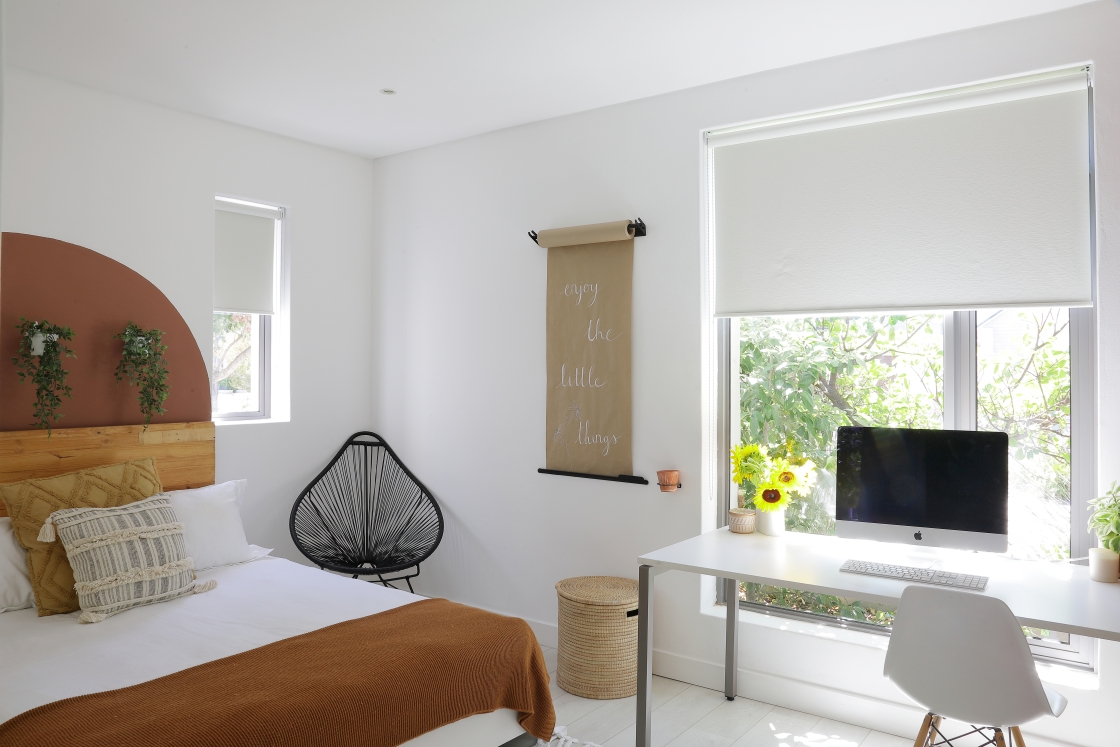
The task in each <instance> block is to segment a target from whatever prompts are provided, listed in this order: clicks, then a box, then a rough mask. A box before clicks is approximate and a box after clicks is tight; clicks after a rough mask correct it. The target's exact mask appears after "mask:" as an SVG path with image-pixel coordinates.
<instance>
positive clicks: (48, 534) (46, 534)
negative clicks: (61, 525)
mask: <svg viewBox="0 0 1120 747" xmlns="http://www.w3.org/2000/svg"><path fill="white" fill-rule="evenodd" d="M52 516H53V514H52ZM36 539H38V540H39V541H40V542H54V540H55V534H54V522H53V521H51V517H50V516H48V517H47V520H46V521H44V522H43V528H42V529H40V530H39V536H38V537H37V538H36Z"/></svg>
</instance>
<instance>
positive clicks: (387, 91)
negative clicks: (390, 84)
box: [381, 88, 396, 96]
mask: <svg viewBox="0 0 1120 747" xmlns="http://www.w3.org/2000/svg"><path fill="white" fill-rule="evenodd" d="M381 93H383V94H385V95H386V96H392V95H393V94H394V93H396V91H394V90H393V89H392V88H382V89H381Z"/></svg>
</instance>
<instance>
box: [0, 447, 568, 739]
mask: <svg viewBox="0 0 1120 747" xmlns="http://www.w3.org/2000/svg"><path fill="white" fill-rule="evenodd" d="M74 430H75V431H77V430H85V429H74ZM101 430H102V431H104V430H105V429H101ZM166 430H171V431H175V429H166ZM178 430H179V433H180V435H179V436H176V435H175V434H174V432H172V433H171V434H165V435H162V436H161V435H158V433H159V432H158V431H156V432H155V433H152V434H149V435H148V436H147V437H146V438H148V439H149V440H150V441H151V442H153V443H152V444H151V445H154V446H156V447H158V448H159V449H160V450H162V452H163V460H164V462H171V463H172V466H171V467H170V468H169V469H168V474H175V473H176V470H179V471H180V472H181V473H182V475H183V476H184V477H185V478H186V479H183V478H173V479H174V480H177V481H178V482H182V483H184V484H191V483H192V481H193V482H194V484H198V481H197V480H196V479H195V478H192V477H190V475H191V474H197V470H196V469H195V468H194V467H192V468H190V469H186V470H182V465H181V464H180V465H178V466H175V456H174V453H173V452H174V449H172V453H171V454H170V455H169V454H168V448H169V446H170V445H173V444H176V443H178V444H183V445H192V446H190V447H189V448H184V453H189V454H190V455H191V456H190V458H191V459H192V460H197V459H198V458H199V456H198V455H199V449H198V448H197V445H198V442H199V440H201V439H199V438H198V437H197V436H196V435H188V436H184V435H182V434H183V433H185V432H189V429H182V428H180V429H178ZM60 433H65V432H64V431H55V436H54V438H58V435H59V434H60ZM211 433H212V431H211ZM5 436H8V434H0V480H2V479H4V478H5V477H7V479H11V477H8V476H7V475H5V474H4V473H5V471H7V472H8V473H9V474H11V473H12V472H13V471H14V470H13V469H12V468H11V465H12V460H11V453H10V448H9V453H7V454H5V453H4V449H5V445H6V444H5V442H4V438H5ZM133 438H136V436H135V435H133V436H130V437H128V438H127V439H126V440H127V441H128V443H129V445H130V448H131V445H132V444H133V443H135V442H134V441H132V439H133ZM177 438H178V439H179V440H176V439H177ZM52 440H53V439H52ZM11 442H12V439H11V438H9V439H8V442H7V446H9V447H10V444H11ZM86 443H87V446H88V442H86ZM101 443H104V438H102V441H101ZM210 443H211V448H212V441H211V442H210ZM21 448H23V447H21ZM51 448H52V449H53V451H54V456H55V458H58V459H59V460H60V462H61V463H66V461H67V460H66V457H65V454H66V450H67V445H66V439H65V438H63V439H61V440H59V441H57V442H55V443H54V444H53V445H52V447H51ZM59 454H62V455H63V456H62V457H59ZM112 456H113V455H106V454H102V455H90V454H84V455H83V457H82V458H83V459H85V460H87V461H93V462H98V461H100V462H102V463H103V462H104V461H107V460H108V459H110V458H112ZM129 456H132V453H130V454H129ZM26 458H27V457H26V454H24V455H22V456H21V457H20V459H22V460H26ZM36 458H39V457H36ZM205 461H206V460H205V458H203V462H205ZM5 463H7V465H8V468H7V470H6V469H5V468H4V464H5ZM201 469H202V471H203V473H205V470H206V469H211V470H212V462H211V463H210V466H209V467H208V466H207V465H206V464H203V466H202V467H201ZM54 471H55V472H58V471H60V469H59V468H58V467H56V468H55V469H54ZM26 472H27V470H26V469H25V470H24V473H26ZM160 473H161V476H162V475H163V474H164V470H163V466H162V463H161V464H160ZM210 474H211V475H212V471H211V473H210ZM204 477H205V475H204ZM211 481H212V478H211ZM203 482H205V479H203ZM174 484H175V483H174V482H173V485H172V486H167V487H173V486H174ZM262 552H263V551H262ZM198 578H199V580H200V581H205V580H210V579H213V580H215V581H217V587H216V588H215V589H213V590H212V591H209V592H207V593H205V594H196V595H191V596H186V597H182V598H179V599H174V600H172V601H169V602H164V603H160V604H152V605H148V606H144V607H138V608H135V609H132V610H128V611H127V612H124V613H122V614H119V615H117V616H114V617H111V618H109V619H107V620H105V621H103V622H100V623H98V624H95V625H83V624H80V623H79V622H78V619H77V615H76V614H69V615H53V616H48V617H38V616H37V612H36V610H35V609H23V610H18V611H14V612H6V613H4V614H0V724H2V723H3V722H7V721H8V720H9V719H13V718H15V717H17V716H19V715H20V714H26V713H27V712H29V711H32V709H36V708H39V707H40V706H46V705H47V704H57V701H60V700H61V699H65V698H75V697H77V696H85V695H89V694H92V693H104V692H105V691H111V690H117V689H119V688H129V687H131V686H134V685H139V684H140V683H150V682H151V681H152V680H155V679H156V678H165V679H166V678H167V676H169V675H172V676H176V673H179V674H182V673H183V672H184V670H190V668H193V667H198V666H199V665H209V666H213V664H211V663H213V662H223V661H233V659H228V658H227V657H234V658H235V659H236V657H237V656H238V655H245V654H246V652H253V651H256V650H259V649H260V647H268V646H269V645H270V644H275V643H276V642H279V641H289V640H291V639H293V637H296V636H303V634H309V633H312V631H320V632H321V631H323V629H326V628H328V627H329V626H337V625H338V624H341V623H346V622H347V621H362V620H370V621H373V620H377V619H379V618H376V617H375V618H370V617H369V616H377V615H379V614H380V613H390V614H398V613H392V612H391V611H393V610H398V611H400V610H402V609H403V608H406V607H409V606H410V605H415V604H417V603H420V604H421V605H424V604H432V603H433V602H431V601H424V598H423V597H420V596H417V595H414V594H410V593H408V592H404V591H399V590H397V589H393V588H386V587H383V586H380V585H375V584H370V583H367V582H364V581H358V580H352V579H350V578H345V577H342V576H337V575H334V574H331V573H327V572H324V571H320V570H318V569H314V568H310V567H307V566H303V565H300V564H297V563H293V562H290V561H288V560H283V559H280V558H274V557H270V556H264V557H260V558H259V559H257V560H253V561H251V562H247V563H241V564H238V565H231V566H225V567H219V568H214V569H211V570H208V571H202V572H199V574H198ZM413 609H419V608H413ZM479 614H486V613H479ZM534 646H535V641H534ZM538 650H539V647H538ZM191 671H195V670H191ZM370 676H371V677H376V676H377V672H371V673H370ZM546 693H547V688H546ZM95 697H97V696H95ZM546 697H547V695H546ZM52 707H53V706H52ZM415 707H416V708H418V709H423V708H425V707H426V705H425V703H424V702H417V703H416V705H415ZM40 710H42V709H40ZM547 710H548V712H549V717H550V718H551V701H550V700H549V702H548V704H547ZM35 713H38V711H36V712H35ZM23 718H25V719H26V718H27V716H24V717H23ZM549 729H551V727H549ZM519 737H520V738H526V737H527V735H526V733H525V729H524V728H522V726H521V725H520V724H519V723H518V712H516V711H514V710H510V709H505V708H502V709H498V710H495V711H493V712H491V713H476V715H471V716H469V717H467V718H463V719H461V720H458V721H455V722H454V723H449V724H447V725H444V726H441V727H439V728H437V729H434V730H432V731H428V732H427V733H425V734H422V735H421V736H419V737H417V738H414V739H411V740H410V741H407V742H404V744H407V745H409V747H442V746H444V745H478V746H479V747H498V746H499V745H503V744H505V743H506V742H509V741H511V740H514V739H518V738H519ZM0 741H3V740H2V739H0ZM52 741H53V740H52ZM528 741H530V743H531V740H528ZM59 743H61V742H59Z"/></svg>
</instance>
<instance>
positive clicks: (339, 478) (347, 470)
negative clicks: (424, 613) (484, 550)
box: [288, 431, 443, 591]
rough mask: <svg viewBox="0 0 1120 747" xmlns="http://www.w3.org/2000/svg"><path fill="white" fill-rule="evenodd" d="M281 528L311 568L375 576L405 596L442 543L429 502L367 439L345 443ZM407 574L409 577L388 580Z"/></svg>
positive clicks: (376, 439) (380, 446) (380, 445)
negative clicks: (398, 585)
mask: <svg viewBox="0 0 1120 747" xmlns="http://www.w3.org/2000/svg"><path fill="white" fill-rule="evenodd" d="M288 526H289V529H290V530H291V532H292V540H293V541H294V542H295V543H296V547H298V548H299V551H300V552H302V553H303V554H304V555H305V556H307V558H308V559H309V560H311V562H313V563H315V564H316V565H317V566H319V568H321V569H325V570H332V571H338V572H340V573H349V574H352V575H353V577H354V578H358V577H359V576H377V578H378V580H379V581H381V583H382V584H384V585H385V586H388V585H389V582H390V581H404V582H405V583H407V584H408V590H409V591H412V581H411V579H414V578H416V577H417V576H419V575H420V562H421V561H423V560H426V559H427V558H428V556H429V555H431V554H432V553H433V552H434V551H435V549H436V547H438V546H439V542H440V540H441V539H443V513H442V512H441V511H440V510H439V504H438V503H436V499H435V498H433V497H432V494H431V492H430V491H429V490H428V489H427V488H426V487H424V484H423V483H421V482H420V481H419V480H417V479H416V476H415V475H413V474H412V473H411V472H409V470H408V467H405V466H404V465H403V464H402V463H401V460H400V459H399V458H397V455H396V454H395V453H394V452H393V450H392V449H391V448H389V444H387V443H385V439H383V438H381V436H379V435H377V434H376V433H371V432H370V431H359V432H358V433H355V434H354V435H353V436H351V437H350V438H349V440H347V441H346V443H345V444H344V445H343V447H342V448H341V449H340V450H339V452H338V453H337V454H336V455H335V457H334V459H332V460H331V462H330V464H328V465H327V466H326V468H325V469H324V470H323V471H322V472H320V473H319V475H318V477H316V478H315V479H314V480H312V481H311V484H310V485H308V486H307V487H306V488H304V489H303V492H302V493H300V494H299V497H298V498H296V502H295V505H294V506H292V515H291V518H290V519H289V522H288ZM411 568H415V569H416V572H415V573H411V574H408V573H406V574H404V575H397V576H393V575H392V574H395V573H400V572H401V571H407V570H409V569H411ZM387 577H388V578H387ZM369 580H370V581H372V580H373V579H369Z"/></svg>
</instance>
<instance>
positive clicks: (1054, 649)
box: [700, 74, 1098, 671]
mask: <svg viewBox="0 0 1120 747" xmlns="http://www.w3.org/2000/svg"><path fill="white" fill-rule="evenodd" d="M1088 94H1089V95H1088V99H1089V222H1090V226H1089V236H1090V261H1091V263H1092V290H1093V302H1094V305H1093V306H1092V307H1084V308H1071V309H1069V325H1070V326H1069V346H1070V400H1071V401H1070V423H1071V433H1070V557H1071V558H1075V559H1078V558H1085V557H1086V556H1087V555H1088V554H1089V548H1090V547H1094V546H1095V545H1096V541H1095V538H1094V536H1093V535H1092V533H1090V532H1089V530H1088V527H1087V523H1088V519H1089V507H1088V502H1089V500H1090V499H1091V498H1093V497H1094V496H1096V494H1097V422H1098V414H1097V402H1098V396H1097V384H1098V375H1097V331H1096V330H1097V312H1096V299H1097V247H1096V244H1097V219H1096V214H1097V210H1096V151H1095V132H1094V127H1095V119H1094V109H1093V76H1092V75H1091V74H1090V75H1089V87H1088ZM713 131H714V130H708V131H704V132H701V138H700V139H701V144H700V145H701V151H702V156H703V157H702V159H701V186H702V189H703V199H704V210H703V216H704V217H703V220H702V221H701V241H702V246H705V247H707V252H706V257H705V261H706V277H707V280H708V285H707V291H706V293H707V297H706V299H705V304H704V308H705V317H706V321H705V324H706V326H707V330H708V334H709V335H710V337H709V340H710V343H709V345H710V346H709V347H708V350H709V351H710V353H709V355H713V358H714V360H713V359H712V358H709V360H711V361H712V364H713V365H712V366H711V368H710V369H709V370H710V371H711V376H712V379H710V381H712V384H713V391H712V394H711V396H710V397H709V402H710V403H711V406H712V407H713V408H714V410H715V413H714V417H712V418H711V420H709V423H711V424H712V425H713V426H714V434H713V436H714V438H713V439H712V440H711V442H710V443H711V444H712V446H713V447H714V453H713V454H712V455H711V457H710V459H711V461H710V462H709V464H710V466H711V469H712V471H711V472H710V473H709V474H710V475H711V477H712V479H713V481H714V482H713V487H714V488H715V494H716V496H717V499H716V501H715V505H716V509H717V511H716V513H717V515H716V517H715V523H716V526H718V527H722V526H726V524H727V509H729V508H730V507H731V506H732V505H734V502H735V501H736V498H737V496H736V492H735V490H734V485H733V484H732V482H731V469H730V461H729V460H728V459H727V454H728V453H729V452H730V449H731V445H732V437H731V428H732V427H733V425H737V423H734V421H733V413H732V408H733V407H734V408H735V413H736V414H737V413H738V391H737V386H736V383H735V381H734V379H733V378H732V374H733V372H735V371H738V361H739V356H738V354H737V353H738V351H737V348H738V331H737V329H733V328H732V321H733V320H732V319H730V318H718V319H712V312H711V298H710V294H711V293H712V289H714V287H715V285H714V275H715V263H714V260H713V257H714V251H713V249H714V246H713V244H714V240H715V231H714V204H715V200H714V196H713V190H714V186H715V184H714V179H713V173H714V169H713V164H714V151H715V148H714V147H713V146H712V145H710V144H709V143H708V135H709V134H710V133H711V132H713ZM848 313H850V312H848ZM820 315H824V312H822V313H821V314H820ZM944 329H945V348H944V363H945V369H944V370H945V380H944V386H945V390H944V396H945V411H944V427H945V428H947V429H955V430H974V429H975V428H976V312H975V311H974V310H969V311H953V312H948V313H946V314H945V326H944ZM969 392H970V393H971V397H969V396H968V394H967V393H969ZM1075 562H1077V561H1075ZM1084 563H1085V561H1084V560H1081V561H1080V564H1084ZM715 586H716V602H717V603H718V604H726V603H727V599H726V598H725V596H724V591H723V584H716V585H715ZM739 606H740V609H744V610H748V611H752V612H757V613H762V614H768V615H775V616H780V617H789V618H795V619H811V620H812V621H813V622H814V623H817V624H823V625H834V626H836V627H842V628H849V629H854V630H863V631H867V632H870V633H874V634H878V635H888V636H889V635H890V631H889V630H884V629H882V628H879V627H878V626H874V625H870V624H861V623H859V622H858V621H849V620H840V619H838V618H832V617H829V616H826V615H819V614H815V613H807V612H800V611H796V610H787V609H782V608H777V607H766V606H764V605H758V604H752V603H749V602H740V603H739ZM1069 638H1070V642H1069V644H1061V643H1058V642H1056V641H1050V640H1042V639H1037V638H1035V639H1031V640H1029V641H1028V643H1029V644H1030V647H1031V652H1032V653H1033V654H1034V657H1035V659H1036V660H1037V661H1040V662H1044V663H1049V664H1057V665H1061V666H1067V667H1071V668H1076V669H1083V670H1089V671H1096V668H1097V660H1098V656H1097V651H1098V645H1097V639H1095V638H1089V637H1086V636H1079V635H1070V636H1069Z"/></svg>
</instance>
